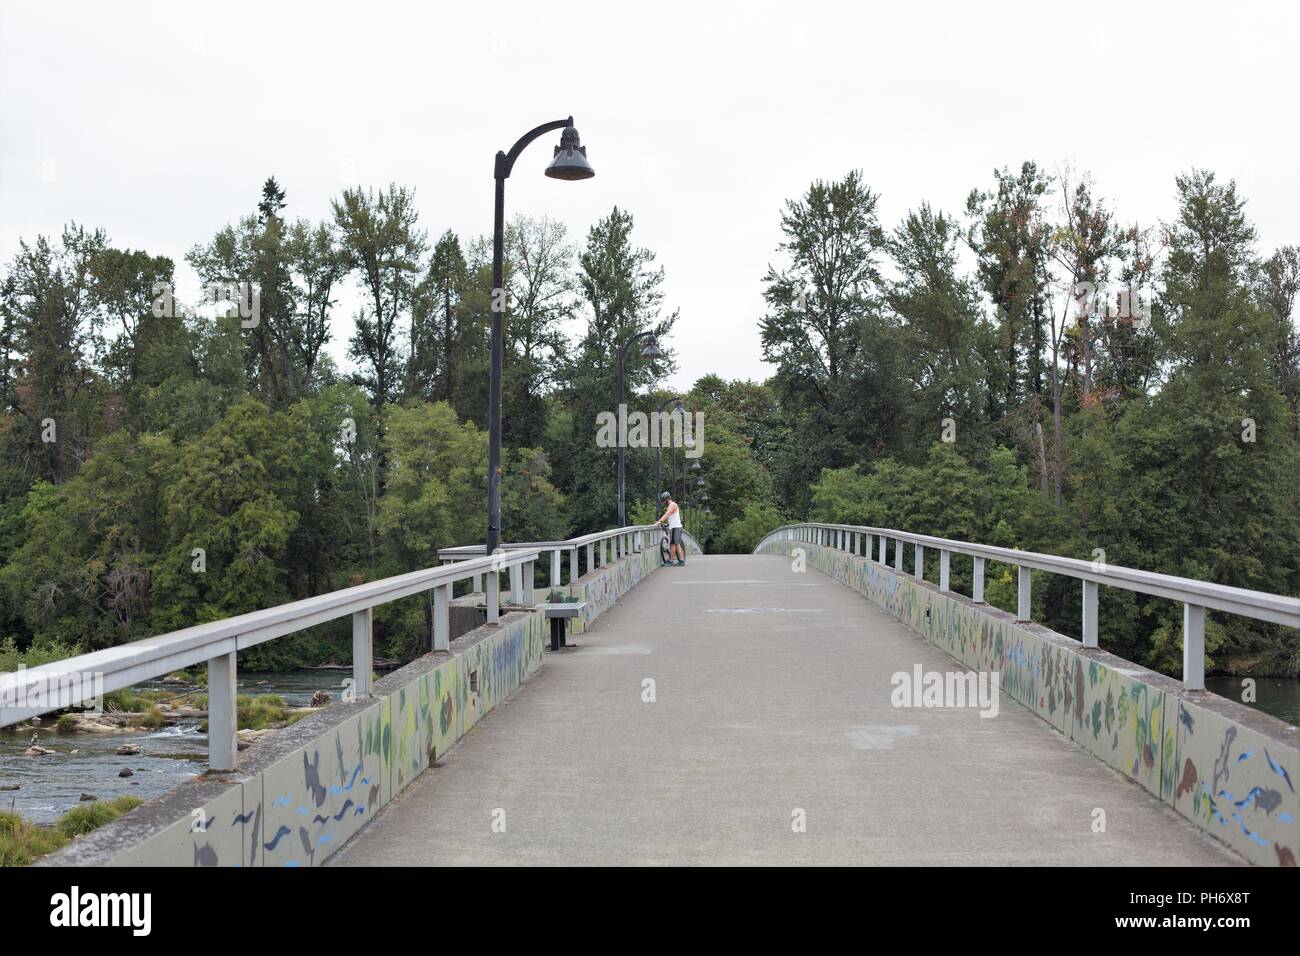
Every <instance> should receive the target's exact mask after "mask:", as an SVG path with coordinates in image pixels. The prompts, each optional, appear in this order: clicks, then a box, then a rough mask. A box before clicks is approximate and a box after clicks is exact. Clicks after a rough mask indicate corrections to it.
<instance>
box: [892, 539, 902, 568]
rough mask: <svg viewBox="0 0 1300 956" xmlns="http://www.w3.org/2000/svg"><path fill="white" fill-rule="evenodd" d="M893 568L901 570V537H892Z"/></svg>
mask: <svg viewBox="0 0 1300 956" xmlns="http://www.w3.org/2000/svg"><path fill="white" fill-rule="evenodd" d="M894 570H895V571H902V570H903V541H902V539H901V538H895V539H894Z"/></svg>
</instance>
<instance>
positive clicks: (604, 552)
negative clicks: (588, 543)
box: [600, 538, 609, 568]
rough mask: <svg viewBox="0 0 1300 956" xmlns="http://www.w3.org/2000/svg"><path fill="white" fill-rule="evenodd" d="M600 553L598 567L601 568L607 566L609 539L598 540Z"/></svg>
mask: <svg viewBox="0 0 1300 956" xmlns="http://www.w3.org/2000/svg"><path fill="white" fill-rule="evenodd" d="M600 552H601V553H600V566H601V567H602V568H603V567H606V566H608V565H609V538H601V539H600Z"/></svg>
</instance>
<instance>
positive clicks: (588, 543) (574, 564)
mask: <svg viewBox="0 0 1300 956" xmlns="http://www.w3.org/2000/svg"><path fill="white" fill-rule="evenodd" d="M657 527H658V526H657V525H652V524H642V525H628V526H627V527H624V528H614V529H612V530H610V531H597V532H595V533H594V534H584V535H582V536H581V537H577V538H569V539H567V540H564V541H526V542H518V543H514V544H502V545H501V546H500V548H499V549H498V550H499V551H500V552H501V554H500V555H498V557H499V558H500V557H503V556H505V555H508V554H511V553H513V552H515V551H518V550H521V549H523V550H531V551H536V552H538V553H541V552H543V551H545V552H549V553H550V556H551V557H550V564H551V578H550V580H551V583H550V586H551V587H553V588H558V587H561V586H562V585H563V584H565V583H568V584H572V583H573V582H575V581H577V580H578V578H580V577H582V575H583V574H590V573H591V572H592V571H595V570H596V569H597V568H602V567H605V566H606V565H608V564H609V563H610V562H611V560H612V561H619V560H622V559H623V558H625V557H627V556H628V555H630V554H635V553H638V552H641V551H644V550H646V549H647V548H651V547H657V546H658V543H659V538H658V537H657V536H656V535H655V534H652V533H651V532H653V531H654V530H655V529H656V528H657ZM483 549H484V546H483V545H481V544H470V545H463V546H461V547H458V548H441V549H439V551H438V557H439V558H440V559H441V560H442V561H443V562H444V563H446V564H451V563H453V562H461V561H467V560H473V559H479V560H481V559H482V558H483ZM565 552H567V553H568V555H569V560H568V565H569V577H568V581H567V582H566V581H565V580H564V567H563V565H564V563H565V562H564V561H563V559H562V558H561V554H563V553H565ZM584 552H585V554H586V570H585V571H583V570H582V563H583V562H582V560H581V559H582V557H583V553H584ZM487 586H488V588H489V599H491V596H492V595H491V593H490V589H491V588H492V586H493V581H492V578H491V577H489V578H488V581H487ZM524 587H532V572H531V570H529V571H528V572H525V571H524V569H523V568H522V567H519V566H518V565H516V566H515V567H514V569H513V570H512V571H511V574H510V591H511V593H512V594H519V593H522V588H524ZM474 590H475V591H476V592H477V591H480V590H482V586H481V582H480V580H479V577H478V576H475V578H474ZM488 620H493V618H492V617H491V611H490V610H489V617H488Z"/></svg>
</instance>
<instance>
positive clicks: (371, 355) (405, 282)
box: [333, 183, 425, 412]
mask: <svg viewBox="0 0 1300 956" xmlns="http://www.w3.org/2000/svg"><path fill="white" fill-rule="evenodd" d="M333 209H334V224H335V226H336V227H337V228H338V230H339V240H340V244H341V248H342V255H343V261H344V263H345V264H346V265H347V267H348V269H349V270H352V271H354V272H357V273H359V274H360V278H361V284H362V286H363V287H364V289H365V291H366V294H367V296H368V302H367V304H366V306H364V307H362V309H361V311H360V312H359V313H358V314H357V317H356V326H357V330H356V333H355V334H354V335H353V337H352V339H351V341H350V342H349V346H348V355H349V356H350V357H351V358H353V359H355V360H356V361H358V362H361V363H362V371H361V372H360V373H359V374H358V377H357V378H358V382H359V383H360V384H362V385H363V386H365V388H366V389H367V390H369V392H370V394H371V396H372V400H373V402H374V405H375V409H376V410H377V411H378V412H382V410H383V407H384V405H386V404H387V403H389V402H392V401H395V400H396V399H397V398H398V397H399V389H400V387H401V384H402V366H403V358H402V352H401V345H400V342H399V333H398V328H399V324H398V323H399V322H400V321H401V319H402V316H403V315H406V316H407V317H408V318H409V316H410V312H411V304H412V300H413V298H414V293H415V286H416V280H415V276H416V274H417V273H418V272H419V271H420V257H421V256H422V255H423V254H424V250H425V234H424V232H423V231H422V230H420V229H419V228H418V227H417V225H416V224H417V222H418V220H419V214H418V213H417V212H416V211H415V193H414V192H413V191H412V190H409V189H406V188H405V187H400V186H398V185H396V184H395V183H394V184H390V185H389V187H388V190H387V191H384V190H382V189H381V190H379V192H378V194H376V193H375V192H374V191H372V190H362V189H360V188H358V189H345V190H344V191H343V195H342V197H341V198H340V199H336V200H334V202H333Z"/></svg>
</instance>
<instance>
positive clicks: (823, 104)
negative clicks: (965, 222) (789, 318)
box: [0, 0, 1300, 386]
mask: <svg viewBox="0 0 1300 956" xmlns="http://www.w3.org/2000/svg"><path fill="white" fill-rule="evenodd" d="M0 11H2V12H0V84H2V85H0V141H2V142H0V256H2V257H3V259H4V261H5V263H6V264H7V263H8V262H9V260H10V259H11V258H12V256H13V254H14V252H15V251H16V248H17V243H18V239H19V238H20V237H24V238H28V239H31V238H33V237H34V236H35V235H36V234H37V233H47V234H57V233H58V232H59V230H60V229H61V227H62V225H63V224H64V223H65V222H67V221H69V220H76V221H78V222H80V223H83V224H86V225H88V226H97V227H103V228H104V229H105V230H107V232H108V234H109V236H110V239H111V240H112V241H113V243H114V244H116V245H118V246H121V247H130V248H143V249H146V250H148V251H149V252H151V253H154V254H166V255H169V256H171V257H172V258H173V259H175V260H176V261H177V263H178V265H179V264H181V262H182V260H183V257H184V254H185V252H186V251H187V250H188V249H189V248H190V247H191V246H192V245H194V244H195V243H197V242H202V241H206V240H207V239H209V238H210V237H211V236H212V235H213V233H214V232H216V230H217V229H219V228H220V227H221V226H223V225H224V224H226V223H228V222H232V221H234V220H236V219H237V218H238V217H240V216H241V215H244V214H246V213H248V212H250V211H251V210H252V209H253V208H254V207H255V205H256V202H257V199H258V194H259V191H260V188H261V185H262V182H263V180H265V179H266V177H267V176H268V175H274V176H275V177H276V178H277V179H278V180H279V182H280V183H281V185H282V186H283V187H284V189H285V190H286V191H287V193H288V201H289V206H288V208H287V210H286V215H289V216H291V217H298V216H304V217H308V218H311V219H320V218H324V217H326V216H328V214H329V200H330V199H331V198H332V197H335V196H337V195H338V193H339V192H340V191H341V190H342V189H343V188H344V187H347V186H351V185H356V184H358V183H360V184H365V185H371V186H384V185H387V184H388V183H389V182H390V181H393V182H397V183H400V184H404V185H408V186H412V187H414V188H415V190H416V201H417V205H418V207H419V210H420V217H421V224H422V225H423V227H424V228H425V229H426V230H427V231H428V232H429V234H430V237H431V239H432V238H436V237H437V235H439V234H440V233H441V232H442V231H443V230H445V229H449V228H450V229H453V230H455V231H456V232H458V233H460V234H461V235H462V236H472V235H476V234H480V233H483V232H486V231H487V230H488V229H490V227H491V217H492V157H493V154H494V153H495V152H496V150H498V149H502V148H509V146H510V145H511V144H512V143H513V142H514V140H515V139H516V138H517V137H518V136H519V135H521V134H522V133H523V132H525V131H526V130H528V129H530V128H531V127H533V126H535V125H538V124H539V123H542V122H545V121H547V120H551V119H557V118H562V117H564V116H567V115H569V114H570V113H571V114H573V116H574V117H575V118H576V122H577V126H578V129H579V130H580V132H581V134H582V138H583V142H584V143H585V144H586V145H587V146H588V155H589V157H590V159H591V162H592V164H593V165H594V166H595V168H596V171H597V176H596V178H595V179H593V180H589V181H587V182H581V183H564V182H556V181H552V180H549V179H546V178H544V177H543V176H542V170H543V168H544V167H545V165H546V163H547V162H548V161H549V159H550V151H551V146H552V142H551V139H552V137H547V138H545V139H544V140H542V141H539V142H537V143H535V144H534V145H533V146H532V147H530V149H529V150H528V152H526V153H525V154H524V156H523V158H521V160H520V161H519V163H518V164H517V166H516V168H515V173H514V176H513V177H512V178H511V180H510V182H509V184H508V187H507V196H506V202H507V214H508V215H511V214H514V213H520V212H522V213H528V214H531V215H543V214H545V215H549V216H551V217H552V218H556V219H561V220H563V221H564V222H566V223H567V224H568V226H569V229H570V234H571V237H572V238H573V239H574V240H575V241H581V240H582V239H583V238H585V236H586V232H587V229H588V228H589V227H590V226H591V224H592V223H593V222H595V221H596V219H598V218H599V217H600V216H602V215H604V214H606V213H608V211H609V210H610V208H611V207H612V206H614V205H616V204H617V205H618V206H620V207H623V208H626V209H628V210H630V211H631V212H632V213H633V214H634V216H635V218H636V229H635V233H634V236H635V239H636V241H637V242H638V244H641V245H644V246H647V247H649V248H650V249H652V250H654V251H655V252H656V253H657V254H658V261H659V262H660V264H662V265H663V266H664V268H665V270H666V276H667V278H666V283H665V290H666V294H667V300H668V303H669V305H670V307H676V308H680V310H681V321H680V322H679V323H678V325H677V328H676V332H675V335H674V341H673V343H672V344H673V345H674V346H675V347H676V349H677V351H678V355H679V360H680V370H679V373H678V375H677V376H676V377H675V382H674V383H675V384H676V385H678V386H686V385H688V384H689V383H690V382H691V381H693V380H694V379H695V378H697V377H698V376H700V375H702V374H704V373H706V372H717V373H719V374H722V375H724V376H726V377H728V378H731V377H751V378H757V379H762V378H765V377H766V376H767V375H768V374H770V372H771V368H770V367H769V366H767V365H765V364H764V363H763V362H762V357H761V351H760V347H759V341H758V329H757V319H758V317H759V316H760V315H761V314H762V309H763V303H762V300H761V296H760V293H761V282H760V280H761V278H762V275H763V273H764V271H765V269H766V266H767V264H768V263H769V262H776V261H779V257H778V255H777V253H776V251H775V250H776V246H777V244H778V243H779V242H780V238H781V237H780V231H779V221H780V212H781V207H782V203H783V201H784V200H785V199H787V198H789V197H793V196H796V195H798V194H799V193H800V192H801V191H802V190H803V189H805V188H806V187H807V185H808V183H809V182H810V181H811V180H813V179H815V178H829V177H839V176H842V175H843V174H844V173H845V172H847V171H848V170H850V169H853V168H860V169H862V170H863V172H864V175H865V178H866V180H867V182H868V183H869V184H870V186H871V187H872V188H873V189H874V190H876V191H877V192H879V193H880V194H881V202H880V215H881V220H882V222H883V223H884V224H885V225H886V226H892V225H893V224H895V223H896V222H897V221H898V220H899V218H900V217H901V216H902V215H903V214H904V213H905V212H906V211H907V210H908V209H909V208H911V207H913V206H915V205H917V204H918V203H920V201H921V200H923V199H928V200H929V201H930V202H931V203H932V204H933V205H935V206H936V207H938V208H940V209H944V210H947V211H952V212H956V211H960V210H961V209H962V207H963V204H964V202H965V197H966V195H967V193H968V192H969V191H970V190H971V189H972V188H973V187H984V186H986V185H987V184H988V183H989V182H990V181H991V174H992V170H993V169H994V167H998V166H1004V165H1018V164H1019V163H1020V162H1021V161H1022V160H1024V159H1034V160H1036V161H1038V162H1039V163H1040V164H1042V165H1044V166H1046V167H1047V168H1048V169H1054V168H1055V167H1057V166H1058V165H1060V164H1062V163H1066V162H1068V163H1070V164H1071V165H1073V166H1074V167H1075V168H1076V169H1077V170H1086V171H1090V172H1091V173H1092V174H1093V176H1094V177H1095V180H1096V185H1097V188H1098V191H1099V192H1100V193H1101V194H1102V195H1103V196H1105V197H1107V198H1108V199H1109V200H1111V201H1112V202H1113V204H1114V206H1115V208H1116V210H1117V212H1118V213H1119V215H1120V218H1121V219H1122V220H1124V221H1131V220H1139V221H1143V222H1147V223H1150V222H1153V221H1155V220H1157V219H1167V218H1169V217H1170V216H1171V215H1172V214H1173V209H1174V199H1173V197H1174V176H1175V175H1176V174H1177V173H1179V172H1180V171H1185V170H1187V169H1189V168H1191V167H1193V166H1204V167H1208V168H1211V169H1214V170H1216V171H1217V172H1218V173H1219V174H1220V176H1222V177H1223V178H1225V179H1227V178H1233V179H1235V180H1236V181H1237V183H1238V186H1239V189H1240V191H1241V192H1242V194H1243V195H1244V196H1245V197H1246V198H1247V199H1248V200H1249V204H1248V206H1247V211H1248V213H1249V214H1250V216H1251V217H1252V219H1253V220H1254V222H1255V224H1256V226H1257V228H1258V230H1259V237H1260V247H1261V249H1262V250H1271V249H1273V248H1274V247H1276V246H1278V245H1281V244H1300V124H1297V123H1296V122H1295V101H1296V97H1295V94H1296V90H1297V89H1300V70H1298V69H1297V65H1296V55H1297V54H1296V51H1297V42H1298V41H1300V12H1298V11H1300V6H1298V5H1296V4H1293V3H1281V2H1272V3H1251V2H1242V0H1237V2H1233V3H1230V4H1224V3H1222V2H1219V3H1213V4H1211V3H1189V2H1180V3H1171V4H1168V5H1162V4H1154V3H1133V2H1125V3H1116V4H1110V3H1089V4H1077V3H1075V4H1052V3H1044V2H1025V3H1001V4H992V3H970V2H962V3H956V2H954V3H937V2H936V3H930V2H920V0H908V2H906V3H890V4H887V5H879V6H877V5H874V4H867V3H863V2H853V3H849V2H842V3H837V4H832V3H817V2H810V0H803V2H800V3H788V2H787V3H760V2H753V0H750V2H745V3H734V4H731V3H728V4H722V3H715V2H700V0H697V2H693V3H674V2H653V3H637V4H628V3H619V2H614V0H603V2H594V3H587V2H577V0H573V2H569V0H540V2H539V0H533V2H515V0H491V2H487V3H458V4H456V5H455V6H454V8H453V7H451V6H450V5H448V6H447V7H445V8H444V6H443V5H441V4H434V3H380V2H366V3H353V4H343V3H310V4H306V3H303V4H297V3H281V2H274V0H263V2H260V3H257V2H253V3H238V2H221V3H210V4H196V3H176V2H169V3H157V4H154V3H140V2H120V0H115V2H112V3H103V2H93V3H92V2H86V3H72V2H66V0H40V2H13V0H5V2H4V3H3V5H2V6H0ZM181 275H182V279H183V280H184V279H185V278H187V277H186V275H185V273H184V272H182V273H181ZM188 279H189V280H190V281H195V280H193V276H192V273H190V274H189V276H188ZM182 292H184V286H182ZM195 292H197V285H196V286H195ZM334 331H335V342H334V344H333V345H332V346H331V352H332V354H335V355H336V356H341V355H342V352H343V348H344V346H345V341H346V338H347V336H348V334H350V331H351V321H350V316H349V314H347V313H344V312H342V311H340V312H339V313H338V314H336V319H335V330H334Z"/></svg>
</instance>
